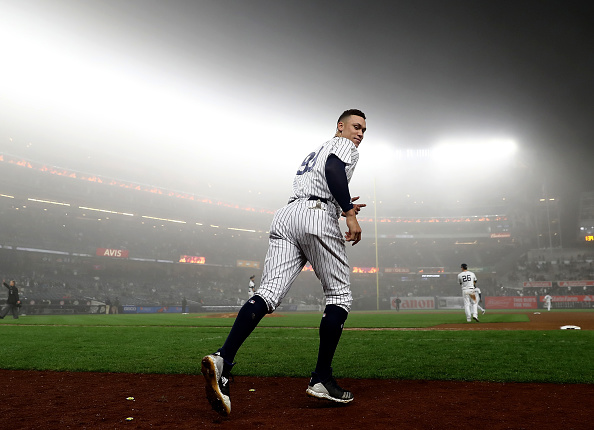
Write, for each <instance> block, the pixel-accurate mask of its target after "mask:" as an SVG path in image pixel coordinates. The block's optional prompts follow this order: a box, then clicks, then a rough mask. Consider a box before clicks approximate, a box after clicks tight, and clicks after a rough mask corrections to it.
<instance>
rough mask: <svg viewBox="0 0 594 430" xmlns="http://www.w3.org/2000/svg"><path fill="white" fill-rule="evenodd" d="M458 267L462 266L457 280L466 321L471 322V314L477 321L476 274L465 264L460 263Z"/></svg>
mask: <svg viewBox="0 0 594 430" xmlns="http://www.w3.org/2000/svg"><path fill="white" fill-rule="evenodd" d="M460 267H461V268H462V272H460V273H458V282H459V283H460V285H461V286H462V298H463V299H464V313H465V314H466V321H468V322H471V319H470V317H471V316H472V318H474V320H475V321H476V322H479V319H478V310H477V302H478V295H476V293H475V285H476V275H475V274H474V273H472V272H471V271H470V270H468V265H467V264H465V263H462V264H461V265H460Z"/></svg>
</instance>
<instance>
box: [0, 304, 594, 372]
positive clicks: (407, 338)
mask: <svg viewBox="0 0 594 430" xmlns="http://www.w3.org/2000/svg"><path fill="white" fill-rule="evenodd" d="M284 315H286V316H283V317H276V318H275V317H266V318H264V320H263V321H262V322H261V324H260V325H259V326H258V328H256V330H255V331H254V333H253V334H252V335H251V336H250V337H249V338H248V340H247V341H246V342H245V343H244V345H243V347H242V348H241V350H240V351H239V353H238V354H237V357H236V360H235V361H236V362H237V363H238V365H237V366H236V367H235V368H234V373H235V374H237V375H252V376H292V377H308V375H309V373H310V372H311V371H312V370H313V368H314V367H315V361H316V357H317V348H318V330H317V327H318V325H319V321H320V314H319V313H316V314H284ZM593 315H594V314H593ZM460 319H461V318H460V313H459V312H454V313H449V312H445V313H409V314H407V313H402V312H401V313H399V314H394V313H391V314H390V313H357V312H354V313H352V314H351V315H350V316H349V319H348V322H347V327H348V328H354V327H360V328H382V327H387V328H394V327H403V328H411V327H427V326H433V325H437V324H442V323H459V322H461V321H460ZM481 320H482V321H486V322H496V321H502V322H509V321H523V320H527V317H526V315H525V314H521V313H504V314H489V313H487V314H486V315H485V316H483V317H482V318H481ZM233 321H234V319H233V318H211V317H204V315H199V314H190V315H180V314H138V315H135V314H134V315H125V314H124V315H77V316H27V317H22V318H20V319H19V320H6V319H5V320H2V321H1V322H0V344H1V345H2V348H1V349H0V363H1V364H0V367H2V368H4V369H23V370H29V369H31V370H57V371H97V372H131V373H183V374H197V373H199V372H200V359H201V357H202V356H203V355H205V354H208V353H211V352H214V351H215V350H216V349H217V348H219V347H220V346H221V345H222V343H223V342H224V340H225V338H226V337H227V334H228V332H229V327H230V326H231V325H232V323H233ZM593 357H594V332H593V331H586V330H556V331H532V330H531V331H497V330H494V331H394V330H387V331H381V330H379V331H375V330H374V331H368V330H367V331H366V330H345V331H344V332H343V335H342V339H341V342H340V344H339V346H338V350H337V354H336V357H335V359H334V363H333V366H334V373H335V375H336V376H337V377H339V378H344V377H352V378H379V379H388V378H393V379H420V380H465V381H469V380H477V381H498V382H553V383H589V384H591V383H594V359H593Z"/></svg>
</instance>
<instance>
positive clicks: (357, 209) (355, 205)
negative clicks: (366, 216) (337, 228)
mask: <svg viewBox="0 0 594 430" xmlns="http://www.w3.org/2000/svg"><path fill="white" fill-rule="evenodd" d="M357 200H359V196H356V197H353V198H352V199H351V203H353V202H356V201H357ZM365 206H367V205H366V204H365V203H357V204H355V203H353V209H354V210H355V215H357V214H358V213H359V211H360V210H361V208H364V207H365ZM342 216H344V217H346V214H345V213H344V212H343V213H342Z"/></svg>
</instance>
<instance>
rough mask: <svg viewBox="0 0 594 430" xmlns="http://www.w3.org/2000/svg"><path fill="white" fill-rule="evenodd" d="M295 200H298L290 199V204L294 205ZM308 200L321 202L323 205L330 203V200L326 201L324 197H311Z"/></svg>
mask: <svg viewBox="0 0 594 430" xmlns="http://www.w3.org/2000/svg"><path fill="white" fill-rule="evenodd" d="M295 200H297V199H294V198H293V199H290V200H289V203H293V202H294V201H295ZM307 200H319V201H321V202H322V203H326V204H327V203H328V199H325V198H324V197H318V196H309V197H308V198H307Z"/></svg>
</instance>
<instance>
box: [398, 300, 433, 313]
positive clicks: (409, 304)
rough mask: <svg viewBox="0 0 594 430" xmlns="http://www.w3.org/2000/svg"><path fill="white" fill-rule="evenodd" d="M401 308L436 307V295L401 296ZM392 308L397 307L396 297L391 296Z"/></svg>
mask: <svg viewBox="0 0 594 430" xmlns="http://www.w3.org/2000/svg"><path fill="white" fill-rule="evenodd" d="M400 300H402V302H401V303H400V309H415V310H419V309H435V297H400ZM390 305H391V308H392V309H396V297H390Z"/></svg>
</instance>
